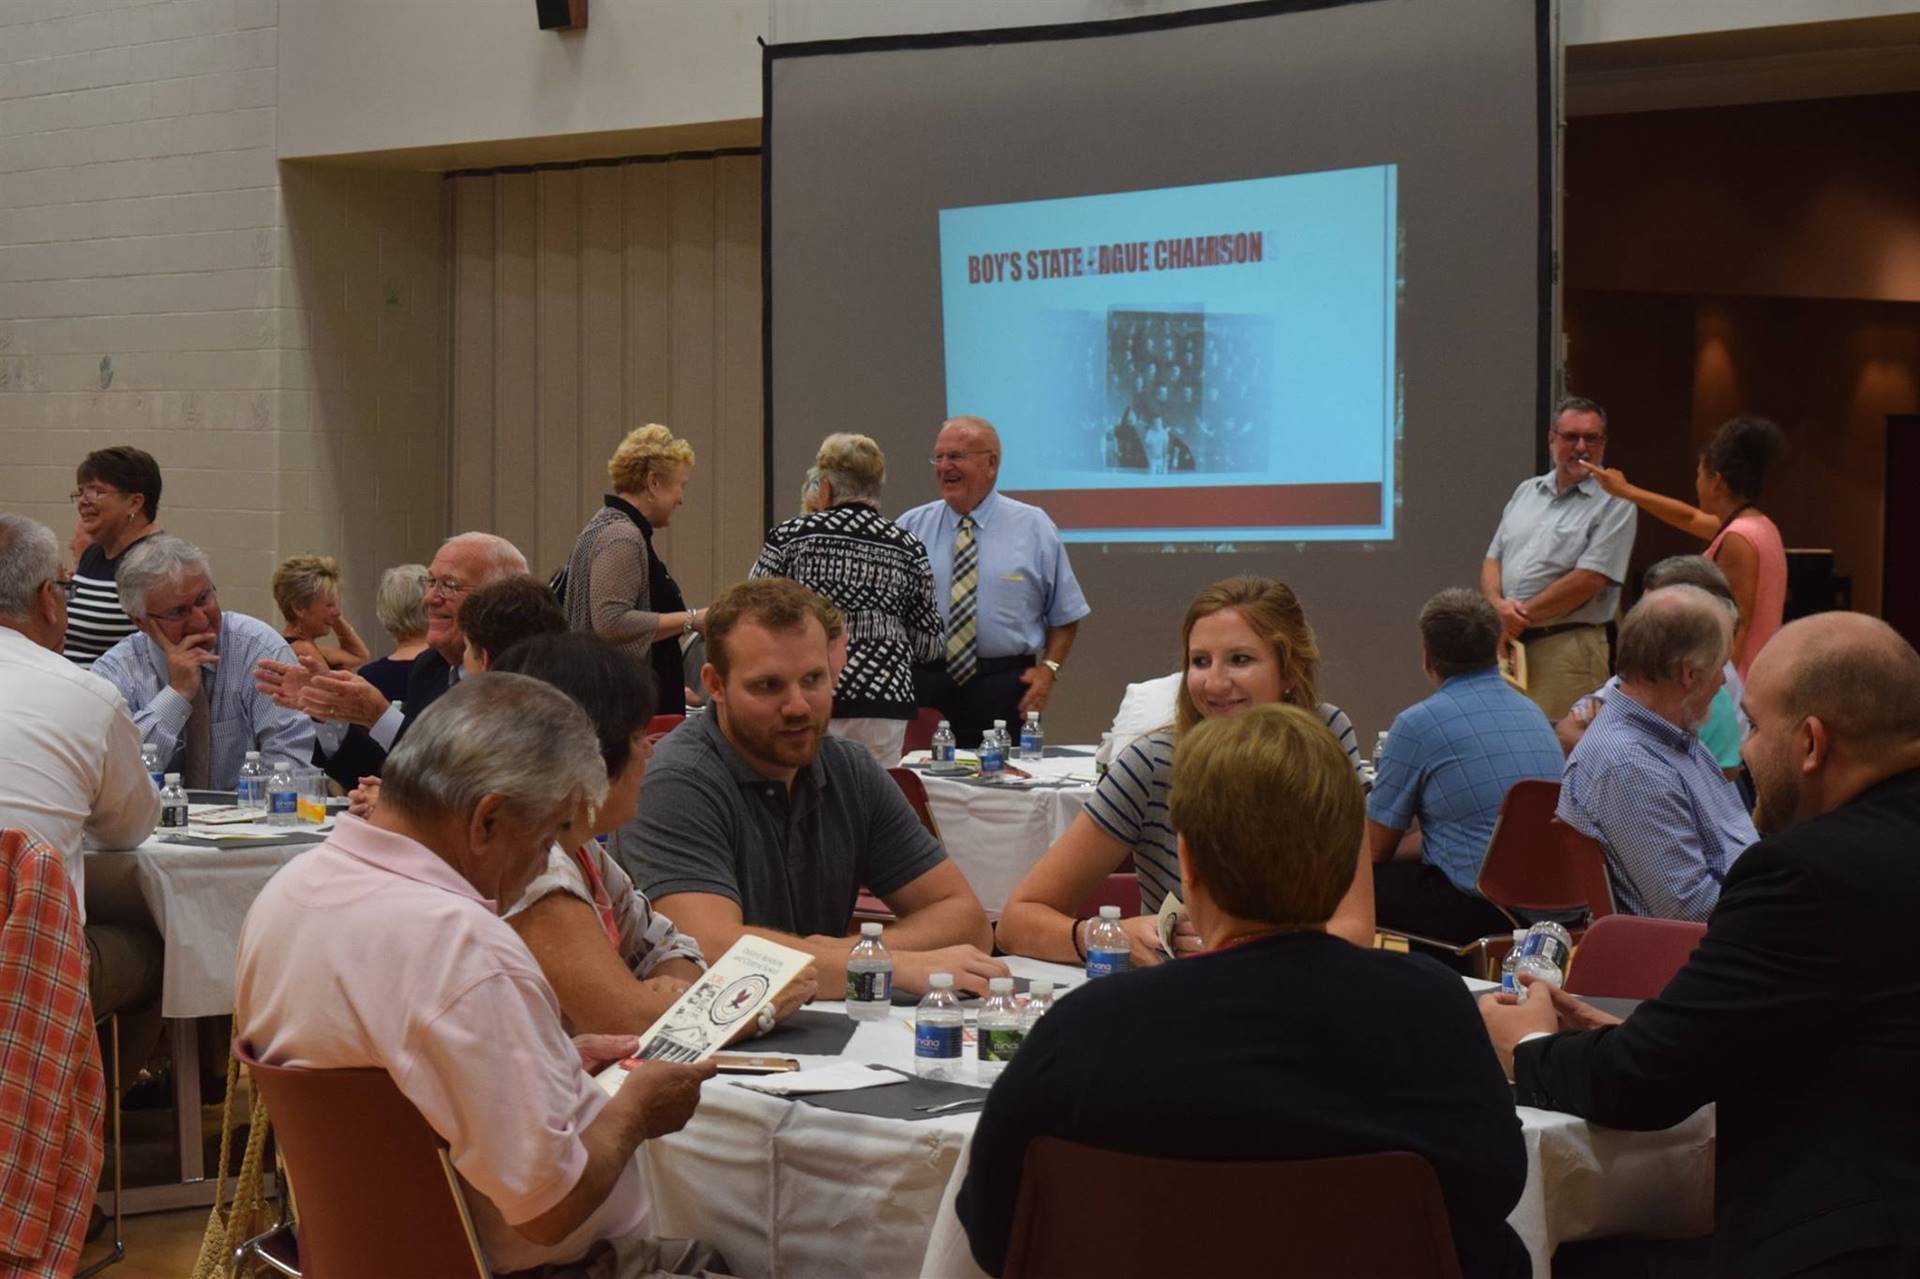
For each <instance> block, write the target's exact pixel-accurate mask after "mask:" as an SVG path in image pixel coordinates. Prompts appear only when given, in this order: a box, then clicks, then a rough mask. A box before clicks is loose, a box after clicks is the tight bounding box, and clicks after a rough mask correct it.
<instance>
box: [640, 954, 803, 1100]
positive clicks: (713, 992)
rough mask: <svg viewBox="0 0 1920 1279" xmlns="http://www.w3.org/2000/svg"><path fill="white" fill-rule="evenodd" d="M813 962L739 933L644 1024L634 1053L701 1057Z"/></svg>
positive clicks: (723, 1043)
mask: <svg viewBox="0 0 1920 1279" xmlns="http://www.w3.org/2000/svg"><path fill="white" fill-rule="evenodd" d="M812 962H813V956H811V955H809V954H807V953H806V952H805V951H799V950H794V949H793V948H792V947H790V946H782V945H780V944H779V943H778V942H771V941H768V940H767V939H766V938H764V937H755V936H753V935H752V934H747V935H745V936H742V937H741V938H740V940H739V941H736V942H735V943H733V945H731V946H729V947H727V953H726V954H724V955H722V956H720V958H719V960H718V961H716V962H715V963H714V965H713V966H712V967H711V968H709V969H707V971H706V972H705V973H704V974H702V976H701V978H700V980H699V981H696V982H694V983H693V985H691V986H689V987H687V993H686V994H684V995H682V996H680V998H679V999H678V1000H676V1001H675V1002H674V1005H673V1007H671V1008H669V1009H667V1011H666V1012H665V1013H664V1014H663V1015H662V1016H661V1018H660V1020H659V1021H656V1022H655V1023H653V1025H651V1026H649V1027H648V1028H647V1032H646V1033H645V1034H644V1035H642V1036H640V1050H639V1051H638V1052H636V1053H635V1054H634V1056H635V1057H638V1058H640V1059H641V1060H642V1061H704V1060H705V1059H707V1058H708V1057H711V1056H713V1054H715V1053H717V1052H719V1051H720V1050H721V1049H722V1048H724V1047H726V1045H727V1042H728V1041H729V1040H731V1039H732V1038H733V1037H734V1036H735V1035H736V1034H738V1033H739V1032H740V1027H741V1026H743V1025H748V1024H751V1023H752V1021H753V1020H754V1018H756V1017H758V1016H759V1015H760V1010H761V1009H762V1008H766V1007H768V1006H769V1005H771V1004H772V1003H773V1001H774V999H775V998H776V997H777V996H778V995H779V994H780V992H781V991H782V990H784V989H786V986H787V983H788V982H790V981H792V980H793V979H794V978H795V977H798V976H799V975H800V974H801V973H802V972H804V971H805V970H806V967H807V965H808V964H811V963H812ZM614 1069H615V1070H617V1069H618V1067H617V1066H616V1067H615V1068H614Z"/></svg>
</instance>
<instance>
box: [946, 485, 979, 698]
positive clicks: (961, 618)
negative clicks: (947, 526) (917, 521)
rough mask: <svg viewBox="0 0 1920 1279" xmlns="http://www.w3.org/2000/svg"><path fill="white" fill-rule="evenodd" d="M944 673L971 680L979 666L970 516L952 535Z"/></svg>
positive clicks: (958, 681)
mask: <svg viewBox="0 0 1920 1279" xmlns="http://www.w3.org/2000/svg"><path fill="white" fill-rule="evenodd" d="M948 603H949V607H948V609H947V674H948V676H950V677H951V678H952V680H953V682H954V683H956V684H964V683H966V682H967V681H968V680H970V679H972V678H973V673H974V671H975V669H977V668H978V667H979V665H980V654H979V653H977V652H975V651H974V638H975V627H974V622H975V619H976V615H977V613H978V611H979V607H978V606H979V603H980V549H979V548H978V547H976V546H975V545H974V544H973V517H972V516H971V515H962V516H961V517H960V527H959V528H957V529H956V530H954V534H953V588H952V590H951V591H950V592H949V593H948Z"/></svg>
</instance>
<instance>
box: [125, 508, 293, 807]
mask: <svg viewBox="0 0 1920 1279" xmlns="http://www.w3.org/2000/svg"><path fill="white" fill-rule="evenodd" d="M118 582H119V587H120V601H121V603H122V604H123V605H124V606H125V607H126V610H127V615H128V616H129V617H131V618H133V620H134V623H135V624H136V625H137V626H139V628H140V633H139V634H137V635H129V636H127V638H125V639H123V640H121V641H120V642H119V643H118V644H116V645H114V646H113V647H112V648H110V649H108V650H107V651H106V653H105V654H104V655H103V656H101V657H100V658H99V659H98V660H97V661H95V662H94V664H93V673H94V674H96V675H98V676H100V677H101V678H102V679H104V680H106V681H107V682H108V683H109V684H112V685H113V686H114V687H115V688H117V689H119V690H120V695H121V696H122V697H124V698H126V700H127V709H128V710H129V711H131V712H132V713H133V722H134V726H135V727H136V728H138V729H139V730H140V736H141V740H142V741H144V742H145V743H146V744H147V745H149V746H157V747H158V748H159V749H160V760H161V766H162V768H163V769H165V770H166V771H168V772H176V773H179V774H181V775H182V778H183V779H184V781H185V783H186V784H187V785H189V786H203V787H209V788H211V789H213V790H232V789H233V786H234V782H235V781H236V780H237V779H238V777H239V776H240V765H241V763H242V762H243V761H244V760H245V759H246V753H247V752H248V751H259V752H260V760H261V762H262V763H263V764H265V765H266V766H267V768H268V769H269V770H271V769H272V768H273V765H274V763H275V762H276V761H279V760H285V761H286V762H287V763H288V764H290V765H292V766H293V767H295V768H304V767H306V766H307V765H308V764H309V763H311V762H312V758H313V721H312V720H310V719H308V718H307V717H306V716H305V715H302V714H301V713H300V712H299V711H294V710H286V709H283V708H281V707H279V706H275V705H274V704H273V701H272V699H270V698H269V697H267V696H266V695H265V694H263V693H261V692H259V691H258V690H256V689H255V688H254V686H253V665H254V663H255V662H257V661H259V660H261V659H262V658H268V659H273V660H278V661H283V662H291V661H292V660H293V650H292V649H291V648H289V647H288V645H287V641H286V640H284V639H282V638H281V636H280V632H278V631H276V630H274V629H273V627H271V626H269V625H267V624H266V623H265V622H262V621H260V620H259V619H257V618H252V617H248V616H246V615H245V614H242V613H223V612H222V611H221V609H220V596H219V594H218V592H217V591H216V590H215V589H214V585H213V577H212V572H211V570H210V569H209V567H208V564H207V557H206V556H205V555H204V554H203V553H202V552H201V551H200V549H199V548H198V547H196V546H194V545H192V544H191V543H188V542H185V541H182V540H181V539H180V538H177V537H171V536H168V535H167V534H164V533H162V534H157V535H155V536H153V537H150V538H148V539H146V540H145V541H143V542H142V543H140V545H139V546H137V547H135V548H134V549H133V550H131V551H129V552H128V553H127V558H126V559H125V560H124V561H122V563H121V565H120V570H119V577H118Z"/></svg>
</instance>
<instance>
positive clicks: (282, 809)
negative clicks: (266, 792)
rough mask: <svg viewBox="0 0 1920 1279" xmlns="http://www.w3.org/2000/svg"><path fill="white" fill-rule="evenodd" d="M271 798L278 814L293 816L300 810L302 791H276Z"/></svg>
mask: <svg viewBox="0 0 1920 1279" xmlns="http://www.w3.org/2000/svg"><path fill="white" fill-rule="evenodd" d="M270 798H271V799H272V800H273V804H272V809H273V812H274V813H276V814H281V815H285V816H288V817H291V816H293V815H294V814H295V813H296V812H298V811H299V803H300V793H299V792H298V791H290V790H283V791H275V792H273V794H272V795H271V796H270Z"/></svg>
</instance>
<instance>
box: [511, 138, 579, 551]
mask: <svg viewBox="0 0 1920 1279" xmlns="http://www.w3.org/2000/svg"><path fill="white" fill-rule="evenodd" d="M538 181H539V186H540V209H539V216H540V257H539V263H538V273H537V274H538V278H539V302H538V320H539V335H538V361H539V363H538V374H537V376H538V383H539V386H538V406H537V413H538V424H539V442H538V446H537V448H536V449H535V451H534V454H533V456H532V458H531V459H530V461H531V463H532V466H531V470H532V472H533V479H534V483H535V493H534V501H535V530H536V537H535V540H534V544H533V545H531V546H523V547H522V548H521V549H522V550H524V551H525V552H526V555H527V559H528V560H529V561H530V562H531V563H532V565H533V570H534V572H535V573H537V574H539V575H540V576H542V577H544V576H546V575H547V574H548V573H550V572H552V571H553V570H554V569H556V568H558V567H559V566H560V564H561V562H562V561H564V560H565V559H566V557H567V552H568V551H569V550H571V549H572V547H573V539H574V537H575V535H576V534H578V533H579V531H580V516H579V512H578V510H577V509H576V508H577V507H578V505H579V499H578V496H577V494H578V490H579V486H580V430H581V424H580V371H581V352H580V336H581V335H580V311H581V306H582V298H581V270H580V174H579V172H578V170H572V169H559V170H554V171H552V172H548V173H542V174H540V175H538Z"/></svg>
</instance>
